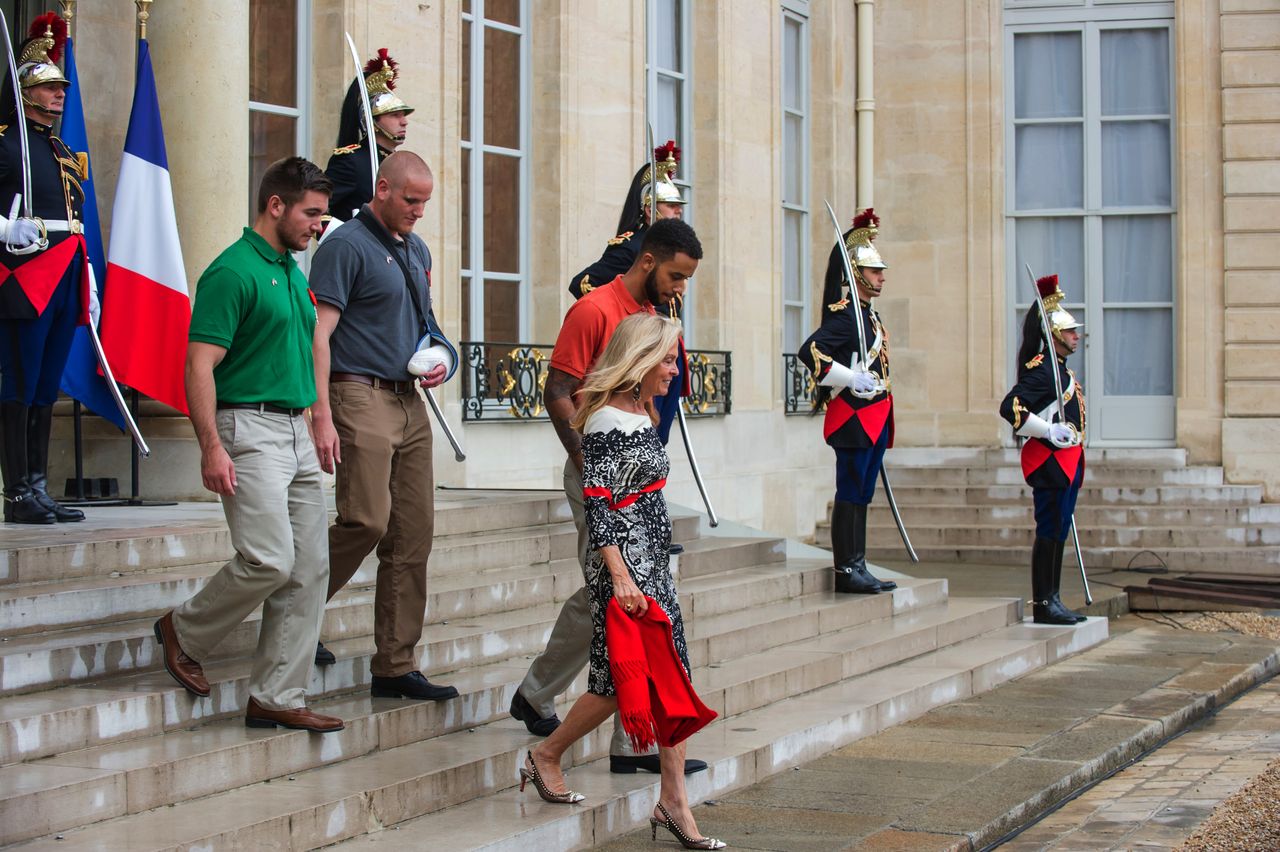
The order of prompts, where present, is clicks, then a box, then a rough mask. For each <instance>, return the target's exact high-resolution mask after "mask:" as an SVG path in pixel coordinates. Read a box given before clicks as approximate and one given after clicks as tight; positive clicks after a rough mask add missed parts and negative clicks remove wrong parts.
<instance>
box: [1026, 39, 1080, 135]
mask: <svg viewBox="0 0 1280 852" xmlns="http://www.w3.org/2000/svg"><path fill="white" fill-rule="evenodd" d="M1080 45H1081V39H1080V33H1078V32H1076V33H1018V34H1017V35H1015V36H1014V37H1013V61H1014V84H1013V90H1014V107H1013V117H1014V118H1066V117H1068V116H1073V117H1074V116H1082V115H1084V107H1083V104H1084V98H1083V73H1082V70H1081V69H1082V63H1081V59H1080V55H1081V54H1080Z"/></svg>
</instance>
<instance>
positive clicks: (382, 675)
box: [311, 151, 458, 701]
mask: <svg viewBox="0 0 1280 852" xmlns="http://www.w3.org/2000/svg"><path fill="white" fill-rule="evenodd" d="M434 185H435V182H434V178H433V177H432V174H431V169H430V168H428V167H427V164H426V163H425V162H423V160H422V158H421V157H419V156H418V155H417V154H413V153H410V152H407V151H400V152H397V153H395V154H392V155H391V156H389V157H387V159H386V160H384V161H383V163H382V166H381V168H379V170H378V180H377V186H376V188H375V191H374V195H373V199H372V200H371V201H370V202H369V203H368V204H367V205H365V206H364V207H363V208H361V210H360V212H359V214H358V215H357V216H356V217H355V218H354V219H353V220H351V221H350V222H348V223H347V224H345V225H343V226H342V227H341V228H339V229H338V230H337V231H335V232H334V233H332V234H329V235H328V236H327V237H326V238H325V241H324V243H323V245H321V246H320V248H319V250H318V251H317V252H316V255H315V258H314V260H313V262H312V265H311V289H312V290H313V291H314V292H315V295H316V299H317V300H318V305H317V315H318V319H317V323H316V332H315V338H314V354H315V367H316V393H317V399H316V402H315V404H314V405H313V406H312V409H311V411H312V424H313V428H314V431H315V442H316V451H317V453H318V454H319V456H320V466H321V467H322V468H323V469H324V470H325V471H326V472H330V473H332V472H333V471H334V468H335V466H336V468H337V504H338V517H337V519H336V520H335V522H334V523H333V525H332V526H330V527H329V597H330V598H332V597H333V595H334V594H336V593H337V591H338V590H339V589H341V588H342V587H343V586H344V585H346V583H347V581H348V580H350V579H351V577H352V575H353V574H355V572H356V569H357V568H359V566H360V563H361V562H362V561H363V560H364V558H365V557H366V556H368V555H369V552H370V551H372V550H373V549H374V548H375V547H376V548H377V550H378V575H377V591H376V593H375V597H374V628H373V630H374V643H375V645H376V651H375V653H374V656H373V660H372V663H371V665H370V668H371V670H372V674H373V683H372V690H371V691H372V693H373V695H374V696H382V697H405V698H419V699H430V700H434V701H440V700H444V699H447V698H453V697H455V696H457V694H458V691H457V690H456V689H454V688H453V687H451V686H441V685H438V684H432V683H430V682H429V681H428V680H427V679H426V677H424V676H423V674H422V672H420V671H419V670H418V664H417V657H416V654H415V650H414V649H415V646H416V645H417V643H418V640H419V639H420V638H422V626H423V621H424V617H425V614H426V606H427V557H428V556H429V555H430V554H431V539H432V533H433V527H434V520H435V507H434V501H433V492H434V488H435V483H434V481H433V478H432V470H431V424H430V422H429V421H428V420H427V413H426V408H425V407H424V405H423V401H422V399H421V398H419V396H418V392H417V388H416V385H415V383H416V382H417V381H420V382H421V384H422V385H423V387H427V388H432V387H435V386H437V385H439V384H442V383H443V382H444V381H445V380H446V379H448V378H450V377H451V375H452V372H451V370H449V369H446V367H444V366H436V367H435V368H434V369H432V370H431V371H430V372H428V373H427V374H426V375H424V376H422V377H421V379H417V378H416V377H415V376H412V375H410V374H409V372H408V370H407V366H408V363H409V359H410V358H411V357H412V356H413V354H414V353H415V352H416V351H417V349H418V347H419V343H420V341H422V340H423V339H424V337H425V338H432V339H433V340H434V342H437V343H444V344H445V345H448V344H447V341H445V340H444V335H443V334H441V333H440V329H439V326H438V325H437V324H436V322H435V317H434V315H433V314H432V312H431V252H430V251H429V250H428V249H427V244H426V243H425V242H423V241H422V239H421V238H420V237H418V236H415V235H414V234H413V226H414V224H415V223H417V221H418V220H419V219H421V218H422V216H423V212H424V209H425V206H426V203H427V201H428V199H430V198H431V193H432V190H433V189H434ZM456 365H457V359H456V357H455V358H454V359H453V368H454V369H456ZM328 653H329V652H328V651H327V649H324V648H323V647H321V648H320V649H318V651H317V662H321V661H322V660H321V655H322V654H328ZM330 661H332V657H330Z"/></svg>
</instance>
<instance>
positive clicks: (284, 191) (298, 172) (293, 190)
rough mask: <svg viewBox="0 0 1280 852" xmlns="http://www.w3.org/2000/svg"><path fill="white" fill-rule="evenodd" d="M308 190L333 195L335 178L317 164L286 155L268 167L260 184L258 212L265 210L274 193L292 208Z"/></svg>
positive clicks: (286, 205) (285, 204)
mask: <svg viewBox="0 0 1280 852" xmlns="http://www.w3.org/2000/svg"><path fill="white" fill-rule="evenodd" d="M308 192H322V193H324V194H325V195H332V194H333V181H331V180H329V177H328V176H327V175H326V174H325V173H324V172H323V171H321V170H320V167H319V166H317V165H316V164H315V163H313V162H311V161H310V160H307V159H305V158H303V157H285V158H284V159H283V160H276V161H275V162H274V163H272V164H271V165H269V166H267V172H266V174H264V175H263V176H262V183H260V184H258V212H259V213H265V212H266V210H267V202H269V201H270V200H271V196H273V195H274V196H278V197H279V199H280V200H281V201H283V202H284V206H285V207H292V206H293V205H295V204H297V203H298V202H299V201H301V200H302V196H304V195H306V194H307V193H308Z"/></svg>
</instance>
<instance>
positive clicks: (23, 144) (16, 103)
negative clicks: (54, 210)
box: [0, 12, 31, 219]
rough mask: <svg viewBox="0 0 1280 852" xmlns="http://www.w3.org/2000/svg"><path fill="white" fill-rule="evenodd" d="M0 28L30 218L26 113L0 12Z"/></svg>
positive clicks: (6, 26) (25, 208) (24, 201)
mask: <svg viewBox="0 0 1280 852" xmlns="http://www.w3.org/2000/svg"><path fill="white" fill-rule="evenodd" d="M0 30H3V31H4V47H5V54H6V58H7V59H8V61H9V80H10V82H11V83H12V84H13V108H14V110H15V112H16V115H15V120H16V121H17V123H18V146H19V147H20V148H21V149H22V211H23V214H24V216H25V217H26V218H28V219H30V218H31V147H30V145H29V144H28V142H27V113H26V110H24V109H23V108H22V87H21V86H20V85H19V84H18V63H17V57H16V55H15V54H14V52H13V42H12V41H11V40H10V39H9V21H8V19H7V18H5V16H4V12H0Z"/></svg>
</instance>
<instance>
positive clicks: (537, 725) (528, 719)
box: [511, 689, 560, 737]
mask: <svg viewBox="0 0 1280 852" xmlns="http://www.w3.org/2000/svg"><path fill="white" fill-rule="evenodd" d="M511 716H512V718H515V719H518V720H520V721H521V722H524V726H525V727H526V728H528V729H529V733H531V734H533V735H534V736H535V737H549V736H551V734H552V732H553V731H555V729H556V728H558V727H560V717H559V716H557V715H556V714H555V713H552V714H551V715H550V716H548V717H547V718H545V719H544V718H542V717H541V716H539V715H538V711H537V710H534V709H533V705H532V704H530V703H529V702H528V701H527V700H525V697H524V696H523V695H521V694H520V690H518V689H517V690H516V694H515V695H513V696H511Z"/></svg>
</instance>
